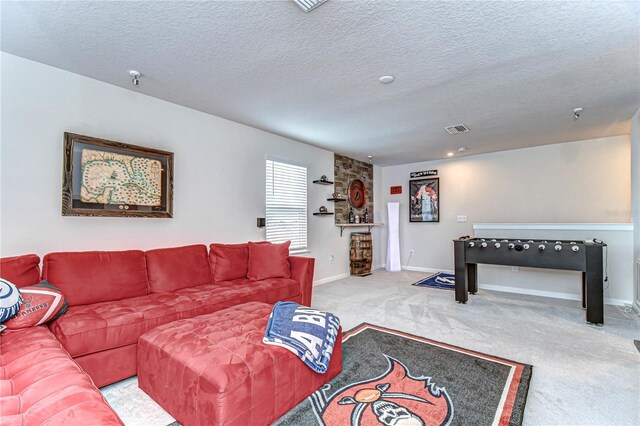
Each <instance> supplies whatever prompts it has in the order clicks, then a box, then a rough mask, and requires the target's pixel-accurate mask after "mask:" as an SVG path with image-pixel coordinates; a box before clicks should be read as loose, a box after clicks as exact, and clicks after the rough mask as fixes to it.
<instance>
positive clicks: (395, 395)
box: [310, 355, 453, 426]
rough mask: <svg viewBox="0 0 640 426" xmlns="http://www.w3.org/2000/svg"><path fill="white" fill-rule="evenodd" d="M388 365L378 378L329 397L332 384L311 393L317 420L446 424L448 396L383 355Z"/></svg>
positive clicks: (355, 425)
mask: <svg viewBox="0 0 640 426" xmlns="http://www.w3.org/2000/svg"><path fill="white" fill-rule="evenodd" d="M385 357H386V359H387V362H388V363H389V367H388V369H387V371H386V372H385V373H384V374H382V375H381V376H380V377H377V378H374V379H370V380H364V381H361V382H356V383H352V384H350V385H348V386H346V387H344V388H342V389H340V390H339V391H338V392H336V393H335V394H333V395H331V396H328V395H327V394H328V393H330V391H331V385H325V386H323V387H322V388H321V389H320V390H318V391H317V392H316V393H314V394H313V395H311V397H310V400H311V403H312V406H313V410H314V412H315V414H316V417H317V419H318V420H319V421H320V423H321V424H323V425H326V426H333V425H351V426H381V425H384V426H432V425H448V424H449V423H451V419H452V418H453V405H452V403H451V398H449V395H448V394H447V391H446V390H445V388H443V387H437V386H436V385H435V384H434V383H432V382H431V378H430V377H425V376H421V377H412V376H411V374H410V373H409V370H408V368H407V367H406V366H405V365H404V364H402V363H401V362H400V361H398V360H396V359H393V358H391V357H389V356H387V355H385Z"/></svg>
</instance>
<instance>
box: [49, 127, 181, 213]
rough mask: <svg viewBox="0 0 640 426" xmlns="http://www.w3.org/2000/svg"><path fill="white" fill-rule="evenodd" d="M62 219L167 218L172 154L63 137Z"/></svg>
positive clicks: (86, 138) (112, 142)
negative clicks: (63, 217)
mask: <svg viewBox="0 0 640 426" xmlns="http://www.w3.org/2000/svg"><path fill="white" fill-rule="evenodd" d="M63 174H64V177H63V184H62V215H63V216H111V217H172V215H173V153H172V152H167V151H161V150H159V149H152V148H144V147H141V146H136V145H129V144H125V143H121V142H114V141H109V140H105V139H98V138H94V137H90V136H82V135H76V134H73V133H65V134H64V164H63Z"/></svg>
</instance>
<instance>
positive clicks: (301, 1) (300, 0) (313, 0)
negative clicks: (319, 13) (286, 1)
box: [292, 0, 327, 12]
mask: <svg viewBox="0 0 640 426" xmlns="http://www.w3.org/2000/svg"><path fill="white" fill-rule="evenodd" d="M292 1H293V2H294V3H295V4H297V5H298V7H299V8H300V9H302V10H304V11H305V12H311V11H312V10H313V9H315V8H316V7H318V6H320V5H321V4H322V3H325V2H326V1H327V0H292Z"/></svg>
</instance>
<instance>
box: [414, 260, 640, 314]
mask: <svg viewBox="0 0 640 426" xmlns="http://www.w3.org/2000/svg"><path fill="white" fill-rule="evenodd" d="M402 269H404V270H405V271H414V272H428V273H436V272H447V273H449V274H453V271H449V270H446V269H437V268H420V267H417V266H403V267H402ZM478 288H481V289H483V290H491V291H501V292H505V293H516V294H528V295H530V296H540V297H551V298H555V299H565V300H582V296H581V295H580V294H572V293H558V292H555V291H544V290H536V289H531V288H521V287H511V286H505V285H494V284H484V283H479V284H478ZM604 303H605V304H607V305H618V306H619V305H625V304H626V305H629V304H631V300H625V299H613V298H609V297H606V298H605V299H604Z"/></svg>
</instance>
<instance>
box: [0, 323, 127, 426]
mask: <svg viewBox="0 0 640 426" xmlns="http://www.w3.org/2000/svg"><path fill="white" fill-rule="evenodd" d="M0 346H2V355H0V383H1V384H2V385H0V411H1V412H2V420H1V421H0V423H2V424H3V425H40V424H56V425H62V424H69V425H71V424H73V425H76V424H77V425H81V424H82V425H89V424H91V425H121V424H122V422H121V421H120V419H119V418H118V416H117V415H116V414H115V413H114V412H113V410H112V409H111V407H109V405H108V404H107V402H106V401H105V399H104V398H103V396H102V394H101V393H100V391H99V390H98V389H97V388H96V387H95V386H94V385H93V383H92V382H91V379H90V378H89V376H87V375H86V374H85V373H84V372H83V371H82V370H81V369H80V367H78V365H77V364H76V363H75V362H73V360H71V358H69V354H67V353H66V352H65V351H64V349H62V346H61V345H60V342H58V341H57V340H56V338H55V337H54V336H53V334H51V332H50V331H49V330H48V329H47V328H46V327H31V328H25V329H22V330H18V331H13V332H5V333H3V334H2V335H1V336H0Z"/></svg>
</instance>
